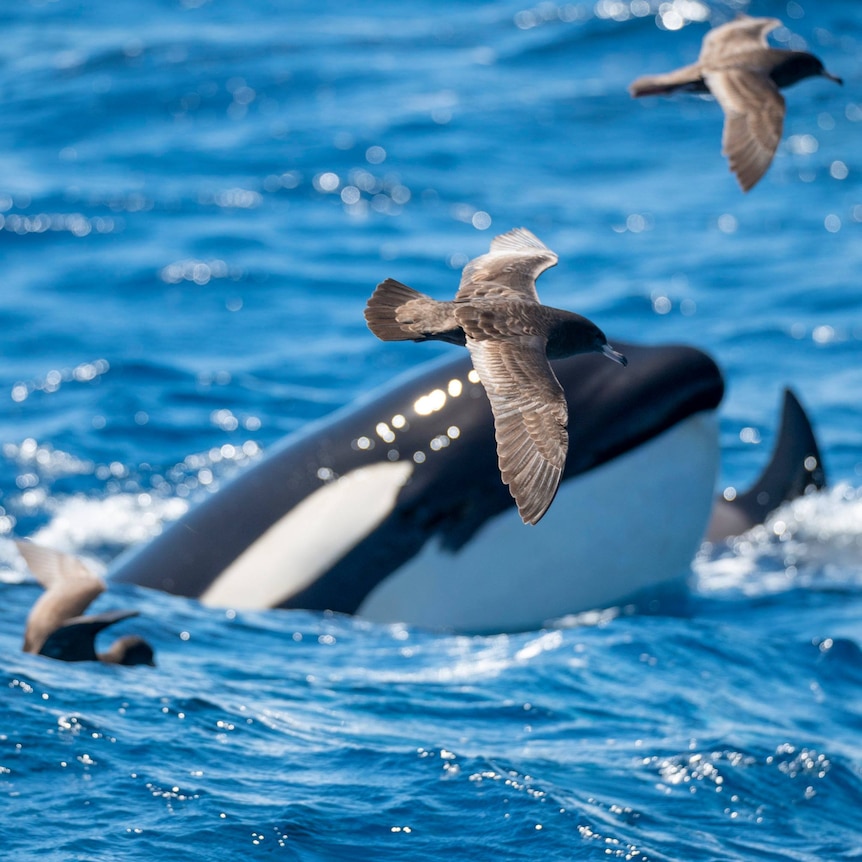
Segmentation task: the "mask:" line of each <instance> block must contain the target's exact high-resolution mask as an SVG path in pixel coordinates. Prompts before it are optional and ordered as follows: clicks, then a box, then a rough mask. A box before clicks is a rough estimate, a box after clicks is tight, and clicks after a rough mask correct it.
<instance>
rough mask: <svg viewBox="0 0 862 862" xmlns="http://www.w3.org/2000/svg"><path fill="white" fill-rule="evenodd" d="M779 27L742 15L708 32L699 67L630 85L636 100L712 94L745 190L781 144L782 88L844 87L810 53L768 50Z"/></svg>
mask: <svg viewBox="0 0 862 862" xmlns="http://www.w3.org/2000/svg"><path fill="white" fill-rule="evenodd" d="M780 26H781V21H779V20H778V19H777V18H752V17H751V16H749V15H739V16H738V17H737V18H736V19H735V20H733V21H730V22H729V23H727V24H722V25H721V26H720V27H715V28H714V29H713V30H710V31H709V32H708V33H707V34H706V36H705V37H704V39H703V46H702V47H701V49H700V56H699V57H698V59H697V62H696V63H692V64H691V65H690V66H684V67H683V68H681V69H676V70H675V71H673V72H668V73H667V74H664V75H646V76H644V77H642V78H638V79H637V80H636V81H634V82H633V83H632V84H631V85H630V86H629V92H630V93H631V95H632V96H634V97H635V98H638V97H640V96H654V95H657V94H662V93H672V92H673V91H674V90H685V91H688V92H692V93H711V94H712V95H713V96H714V97H715V99H716V100H717V101H718V104H719V105H721V109H722V110H723V111H724V132H723V134H722V137H721V151H722V154H723V155H725V156H727V158H728V160H729V161H730V169H731V170H732V171H733V173H734V174H736V178H737V180H738V181H739V185H740V186H741V187H742V190H743V191H744V192H747V191H748V190H749V189H750V188H752V186H754V184H755V183H757V181H758V180H759V179H760V178H761V177H762V176H763V175H764V174H765V173H766V170H767V168H768V167H769V165H770V164H771V163H772V157H773V156H774V155H775V150H776V149H777V148H778V142H779V141H780V140H781V131H782V128H783V126H784V113H785V104H784V97H783V96H782V95H781V93H780V92H779V91H778V89H779V87H789V86H790V85H791V84H795V83H796V82H797V81H801V80H803V79H804V78H810V77H813V76H817V75H819V76H821V77H824V78H829V80H830V81H835V83H837V84H842V83H843V81H842V80H841V78H839V77H837V76H836V75H833V74H832V73H831V72H827V71H826V69H824V68H823V63H822V62H821V61H820V60H819V59H818V58H817V57H815V56H814V55H813V54H809V53H808V52H807V51H786V50H783V49H780V48H772V47H770V45H769V44H768V43H767V41H766V34H767V33H769V32H771V31H772V30H774V29H775V28H776V27H780Z"/></svg>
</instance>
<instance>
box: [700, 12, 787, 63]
mask: <svg viewBox="0 0 862 862" xmlns="http://www.w3.org/2000/svg"><path fill="white" fill-rule="evenodd" d="M780 26H781V21H779V20H778V18H753V17H751V16H750V15H739V16H737V17H736V18H734V20H733V21H729V22H728V23H727V24H722V25H721V26H720V27H714V28H713V29H712V30H710V31H709V32H708V33H707V34H706V36H704V37H703V44H702V45H701V49H700V56H699V57H698V62H699V63H701V64H702V65H703V66H710V65H720V64H723V63H724V62H726V61H727V60H729V59H731V58H732V57H733V56H734V55H735V54H745V53H746V52H748V51H753V50H756V49H760V48H766V47H768V46H769V43H768V42H767V41H766V36H767V34H768V33H771V32H772V31H773V30H774V29H775V28H776V27H780Z"/></svg>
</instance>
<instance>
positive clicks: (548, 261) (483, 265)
mask: <svg viewBox="0 0 862 862" xmlns="http://www.w3.org/2000/svg"><path fill="white" fill-rule="evenodd" d="M556 262H557V255H556V254H554V252H552V251H551V250H550V249H549V248H548V247H547V246H546V245H545V244H544V243H543V242H542V241H541V240H540V239H538V238H537V237H536V236H534V235H533V234H532V233H530V231H528V230H527V229H526V228H523V227H518V228H515V229H514V230H510V231H509V232H508V233H504V234H500V235H499V236H497V237H494V239H493V240H492V241H491V250H490V251H489V252H488V254H483V255H482V256H481V257H477V258H474V259H473V260H471V261H470V263H468V264H467V266H465V267H464V270H463V272H462V274H461V285H460V287H459V288H458V293H457V294H455V301H456V302H459V301H462V302H464V301H470V300H473V299H476V298H478V297H512V298H518V299H521V300H529V301H531V302H538V301H539V296H538V294H537V293H536V279H537V278H538V277H539V276H540V275H541V274H542V273H543V272H544V271H545V270H546V269H549V268H550V267H552V266H554V265H555V264H556Z"/></svg>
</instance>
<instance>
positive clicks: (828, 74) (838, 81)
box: [820, 69, 844, 85]
mask: <svg viewBox="0 0 862 862" xmlns="http://www.w3.org/2000/svg"><path fill="white" fill-rule="evenodd" d="M820 74H821V75H822V76H823V77H824V78H829V80H830V81H835V83H836V84H842V85H843V84H844V79H843V78H839V77H838V76H837V75H833V74H832V73H831V72H827V71H826V69H824V70H823V71H822V72H821V73H820Z"/></svg>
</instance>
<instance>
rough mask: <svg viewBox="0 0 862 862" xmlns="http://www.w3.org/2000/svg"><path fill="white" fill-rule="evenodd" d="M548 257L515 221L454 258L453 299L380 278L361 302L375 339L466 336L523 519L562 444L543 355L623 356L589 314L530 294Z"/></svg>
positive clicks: (557, 403) (549, 484)
mask: <svg viewBox="0 0 862 862" xmlns="http://www.w3.org/2000/svg"><path fill="white" fill-rule="evenodd" d="M556 262H557V255H556V254H554V252H552V251H551V250H550V249H549V248H548V247H547V246H546V245H545V244H544V243H543V242H541V240H539V239H537V238H536V237H535V236H534V235H533V234H532V233H530V231H528V230H526V229H525V228H515V229H514V230H511V231H509V232H508V233H504V234H501V235H500V236H498V237H495V238H494V240H493V241H492V242H491V250H490V252H489V253H488V254H484V255H482V256H481V257H477V258H475V260H471V261H470V262H469V263H468V264H467V265H466V266H465V267H464V271H463V274H462V276H461V285H460V287H459V288H458V292H457V293H456V294H455V299H454V301H452V302H438V301H437V300H434V299H432V298H431V297H430V296H426V295H425V294H422V293H419V292H418V291H416V290H413V289H412V288H410V287H407V286H406V285H404V284H401V283H400V282H398V281H395V280H394V279H391V278H388V279H386V281H384V282H381V283H380V284H378V285H377V288H376V290H375V291H374V293H373V295H372V296H371V298H370V299H369V300H368V305H367V307H366V309H365V319H366V321H367V322H368V327H369V329H371V331H372V332H373V333H374V334H375V335H376V336H377V337H378V338H380V339H381V340H383V341H430V340H436V341H447V342H449V343H450V344H460V345H466V347H467V349H468V350H469V351H470V357H471V359H472V360H473V367H474V368H475V370H476V373H477V374H478V375H479V379H480V381H481V382H482V385H483V386H484V388H485V391H486V392H487V394H488V399H489V400H490V402H491V410H492V412H493V414H494V428H495V432H496V438H497V456H498V460H499V465H500V473H501V475H502V477H503V481H504V482H505V483H506V484H507V485H508V486H509V491H510V492H511V494H512V496H513V497H514V498H515V502H516V503H517V504H518V511H519V512H520V515H521V518H522V519H523V521H524V523H525V524H535V523H537V522H538V521H539V519H540V518H541V517H542V515H544V514H545V512H546V511H547V509H548V507H549V506H550V505H551V502H552V501H553V499H554V495H555V494H556V493H557V487H558V486H559V483H560V477H561V475H562V472H563V467H564V465H565V462H566V452H567V450H568V446H569V435H568V431H567V430H566V429H567V425H568V418H569V415H568V407H567V405H566V396H565V393H564V391H563V388H562V387H561V386H560V383H559V381H558V380H557V377H556V375H555V374H554V372H553V369H552V368H551V366H550V364H549V363H548V360H549V359H562V358H563V357H566V356H572V355H574V354H576V353H591V352H595V353H604V354H605V355H606V356H608V357H610V358H611V359H613V360H615V361H616V362H619V363H620V364H621V365H625V364H626V358H625V357H624V356H623V355H622V354H621V353H617V352H616V351H615V350H613V349H612V348H611V347H610V346H609V345H608V340H607V338H606V337H605V334H604V333H603V332H602V331H601V330H600V329H599V328H598V327H597V326H596V325H595V324H594V323H592V321H589V320H587V319H586V318H585V317H581V316H580V315H579V314H573V313H572V312H570V311H562V310H560V309H557V308H551V307H550V306H547V305H542V304H541V303H540V302H539V297H538V294H537V293H536V278H538V276H539V275H541V273H543V272H544V271H545V270H546V269H548V268H549V267H552V266H554V264H556Z"/></svg>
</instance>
